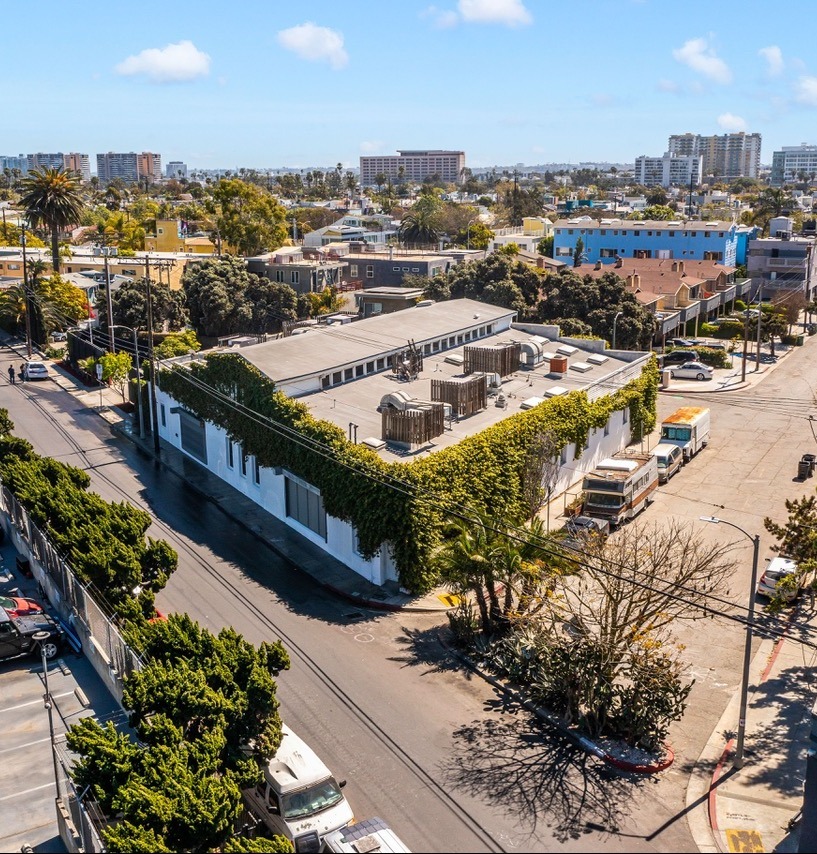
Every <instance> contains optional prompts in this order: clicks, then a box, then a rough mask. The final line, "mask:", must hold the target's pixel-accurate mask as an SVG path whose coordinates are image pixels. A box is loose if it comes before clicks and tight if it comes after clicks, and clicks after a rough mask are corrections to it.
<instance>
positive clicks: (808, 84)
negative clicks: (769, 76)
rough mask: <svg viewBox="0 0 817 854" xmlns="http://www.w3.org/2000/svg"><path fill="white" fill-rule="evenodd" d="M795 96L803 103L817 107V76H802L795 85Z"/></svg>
mask: <svg viewBox="0 0 817 854" xmlns="http://www.w3.org/2000/svg"><path fill="white" fill-rule="evenodd" d="M794 91H795V97H796V98H797V100H798V101H799V102H800V103H801V104H808V105H809V106H810V107H817V77H808V76H803V77H801V78H800V79H799V80H798V81H797V83H796V85H795V87H794Z"/></svg>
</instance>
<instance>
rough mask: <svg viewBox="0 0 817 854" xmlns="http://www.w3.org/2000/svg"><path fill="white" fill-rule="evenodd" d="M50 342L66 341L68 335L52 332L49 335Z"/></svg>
mask: <svg viewBox="0 0 817 854" xmlns="http://www.w3.org/2000/svg"><path fill="white" fill-rule="evenodd" d="M51 340H52V341H67V340H68V333H67V332H52V333H51Z"/></svg>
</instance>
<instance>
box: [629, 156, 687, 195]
mask: <svg viewBox="0 0 817 854" xmlns="http://www.w3.org/2000/svg"><path fill="white" fill-rule="evenodd" d="M634 177H635V182H636V183H637V184H643V185H644V186H645V187H670V186H673V185H674V186H679V185H680V186H684V187H686V186H689V185H694V186H698V184H700V183H701V181H702V179H703V157H702V156H701V155H700V154H673V153H672V152H669V151H668V152H666V154H664V155H663V156H661V157H647V155H642V156H641V157H637V158H636V160H635V175H634Z"/></svg>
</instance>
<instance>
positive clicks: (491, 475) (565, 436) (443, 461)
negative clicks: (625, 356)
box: [159, 353, 658, 593]
mask: <svg viewBox="0 0 817 854" xmlns="http://www.w3.org/2000/svg"><path fill="white" fill-rule="evenodd" d="M159 387H160V388H161V389H162V391H164V392H166V393H167V394H169V395H170V396H171V397H173V398H174V399H175V400H177V401H178V402H179V403H180V404H181V405H182V406H184V407H185V408H186V409H188V410H190V411H191V412H193V413H195V414H196V415H197V416H198V417H199V418H202V419H204V420H205V421H210V422H211V423H213V424H216V425H217V426H219V427H221V428H222V429H224V430H226V431H227V433H228V434H229V435H230V437H231V438H232V439H233V440H234V441H236V442H241V443H242V445H243V446H244V449H245V451H246V453H248V454H251V455H254V456H255V457H256V458H257V460H258V463H259V465H261V466H265V467H270V468H271V467H275V466H282V467H283V468H285V469H287V470H289V471H291V472H292V473H293V474H296V475H298V476H299V477H302V478H304V479H305V480H307V481H309V483H311V484H313V485H314V486H316V487H317V488H318V489H320V491H321V495H322V496H323V502H324V506H325V508H326V512H327V513H328V514H330V515H331V516H336V517H338V518H340V519H343V520H345V521H347V522H351V523H352V524H353V525H354V526H355V528H356V529H357V533H358V539H359V546H360V549H361V551H362V553H363V554H364V555H365V556H366V557H371V556H372V555H374V553H375V552H377V550H378V549H379V548H380V547H381V545H382V544H383V543H385V542H389V543H391V547H392V550H393V554H394V559H395V564H396V566H397V570H398V574H399V578H400V583H401V584H402V585H403V586H404V587H407V588H408V589H410V590H413V591H415V592H417V593H420V592H425V591H427V590H429V589H431V588H432V587H434V586H435V584H436V583H437V577H436V573H435V570H434V567H433V566H432V565H431V561H430V556H431V553H432V551H433V549H434V548H435V546H436V545H437V544H438V543H439V541H440V538H441V536H442V532H443V529H444V526H445V524H446V522H447V521H448V520H449V518H450V515H451V512H452V511H453V510H455V509H458V510H460V511H462V510H463V508H468V511H469V512H472V513H485V514H490V515H495V516H500V515H501V516H504V517H506V518H508V519H510V520H512V521H514V522H521V521H523V520H524V519H525V515H526V511H525V503H524V500H523V494H522V472H523V471H524V467H525V458H526V455H527V452H528V448H529V446H530V444H531V442H532V441H533V440H534V439H535V437H537V436H538V435H541V434H542V433H543V432H549V433H552V435H554V436H555V437H556V440H557V442H558V444H559V447H560V448H564V447H565V446H566V445H570V444H574V445H575V447H576V455H577V456H579V455H580V454H581V449H582V448H584V446H585V443H586V441H587V438H588V435H589V432H590V430H592V429H593V428H602V427H604V425H605V424H606V423H607V421H608V419H609V418H610V415H611V414H612V413H613V412H616V411H620V410H623V409H629V414H630V426H631V430H632V433H633V437H634V438H636V439H638V438H640V437H641V436H642V435H644V434H646V433H649V432H650V431H651V430H652V429H653V427H654V426H655V421H656V401H657V396H658V368H657V364H656V362H655V359H650V361H649V362H648V364H647V365H646V367H645V368H644V370H643V371H642V373H641V375H640V376H639V377H638V378H636V379H634V380H632V381H631V382H629V383H628V384H627V385H625V386H624V387H622V388H621V389H618V390H616V391H614V392H612V393H611V394H609V395H607V396H605V397H602V398H599V399H598V400H595V401H592V402H591V401H590V400H589V399H588V397H587V395H586V394H585V393H584V392H571V393H570V394H567V395H564V396H561V397H556V398H553V399H551V400H549V401H547V402H546V403H543V404H541V405H539V406H537V407H534V408H533V409H530V410H527V411H525V412H519V413H517V414H515V415H511V416H509V417H508V418H506V419H504V420H503V421H501V422H499V423H498V424H495V425H493V426H492V427H489V428H488V429H486V430H483V431H482V432H481V433H478V434H476V435H474V436H469V437H468V438H466V439H463V440H462V441H461V442H459V443H458V444H457V445H453V446H451V447H448V448H444V449H442V450H440V451H436V452H435V453H433V454H431V455H429V456H427V457H424V458H422V459H418V460H415V461H413V462H407V463H403V462H394V463H387V462H385V461H384V460H382V459H381V458H380V457H379V456H378V455H377V454H376V453H375V452H374V451H372V450H370V449H369V448H366V447H364V446H362V445H355V444H353V443H351V442H349V441H348V439H347V438H346V435H345V433H344V432H343V430H342V429H341V428H340V427H337V426H336V425H334V424H331V423H330V422H328V421H322V420H317V419H316V418H314V417H313V416H312V415H311V414H310V413H309V410H308V408H307V407H306V406H305V405H304V404H303V403H299V402H298V401H297V400H293V399H292V398H289V397H287V396H286V395H284V394H282V393H281V392H279V391H276V390H275V385H274V383H273V381H272V380H270V379H269V378H268V377H266V376H265V375H264V374H262V373H261V372H260V371H259V370H258V369H257V368H255V367H254V366H253V365H251V364H250V363H249V362H247V361H246V360H245V359H244V358H242V357H241V356H240V355H238V354H236V353H214V354H211V355H209V356H206V357H205V361H204V362H203V363H202V362H193V363H191V364H190V365H189V366H185V367H173V368H171V369H165V370H162V371H161V372H160V375H159ZM222 395H223V396H226V397H227V398H229V399H230V400H229V401H228V400H224V399H223V397H222ZM231 401H235V403H237V404H239V406H237V407H236V406H234V405H232V403H231ZM242 407H246V408H247V409H248V410H250V411H245V410H243V409H242Z"/></svg>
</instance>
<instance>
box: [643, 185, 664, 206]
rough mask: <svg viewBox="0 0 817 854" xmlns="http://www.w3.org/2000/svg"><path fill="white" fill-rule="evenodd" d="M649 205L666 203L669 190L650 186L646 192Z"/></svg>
mask: <svg viewBox="0 0 817 854" xmlns="http://www.w3.org/2000/svg"><path fill="white" fill-rule="evenodd" d="M646 198H647V204H648V205H662V206H663V205H666V203H667V191H666V190H665V189H664V188H663V187H650V189H649V190H647V193H646Z"/></svg>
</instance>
